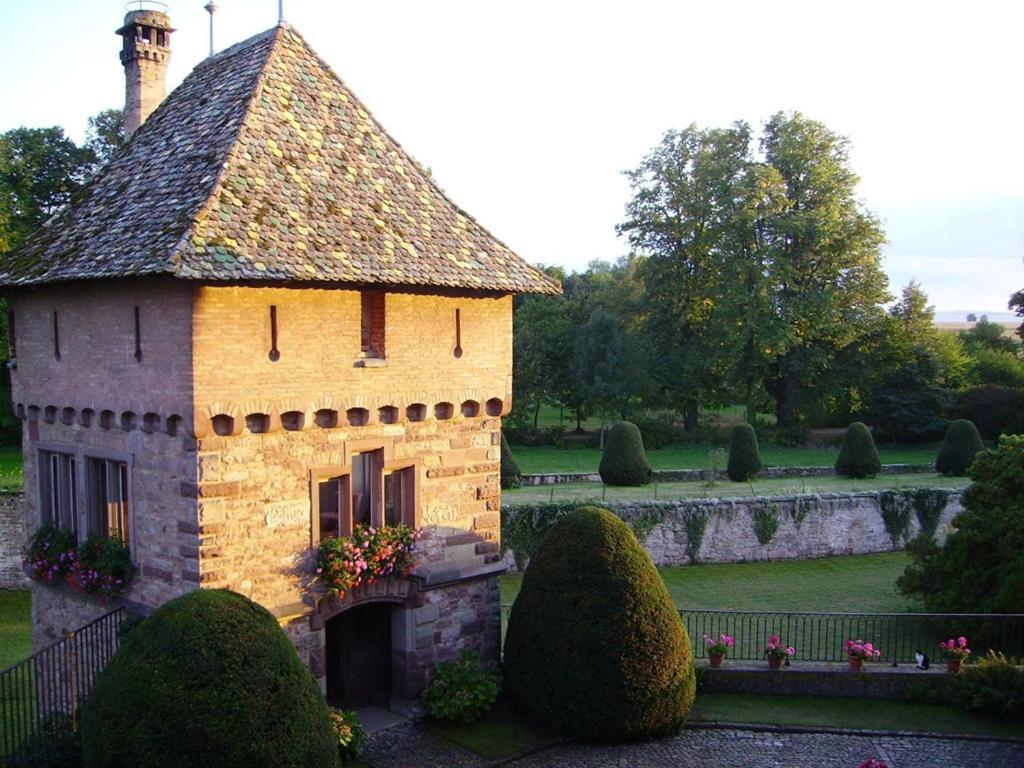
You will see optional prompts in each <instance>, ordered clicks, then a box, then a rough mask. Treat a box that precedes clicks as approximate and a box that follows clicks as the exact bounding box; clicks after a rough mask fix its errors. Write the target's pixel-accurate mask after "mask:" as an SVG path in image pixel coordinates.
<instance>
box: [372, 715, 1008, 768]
mask: <svg viewBox="0 0 1024 768" xmlns="http://www.w3.org/2000/svg"><path fill="white" fill-rule="evenodd" d="M869 757H874V758H877V759H879V760H882V761H884V762H885V763H886V764H887V765H888V766H889V768H992V766H996V768H1024V744H1021V743H1008V742H998V741H975V740H966V739H945V738H941V737H932V736H928V737H924V736H902V735H896V734H894V735H887V736H872V735H855V734H833V733H761V732H754V731H745V730H704V729H692V730H686V731H684V732H683V733H681V734H680V735H678V736H674V737H672V738H668V739H661V740H659V741H651V742H645V743H643V744H627V745H623V746H616V747H598V746H585V745H578V744H564V745H561V746H556V747H552V748H550V749H547V750H544V751H543V752H538V753H536V754H533V755H529V756H527V757H524V758H522V759H520V760H516V761H514V762H511V763H506V765H508V766H510V768H536V767H537V766H557V767H558V768H634V767H635V768H688V767H689V766H692V767H693V768H857V766H859V765H860V764H861V763H862V762H863V761H864V760H867V759H868V758H869ZM364 759H366V761H367V762H368V763H370V764H371V765H374V766H378V767H379V768H428V767H429V768H449V767H450V768H485V766H488V765H492V763H491V762H490V761H488V760H485V759H483V758H481V757H477V756H476V755H473V754H471V753H469V752H467V751H465V750H463V749H461V748H459V747H456V746H454V745H452V744H449V743H447V742H446V741H444V740H443V739H440V738H438V737H435V736H433V735H432V734H430V733H429V732H428V731H427V730H426V729H424V728H421V727H419V726H416V725H414V724H411V723H409V724H405V725H402V726H399V727H398V728H392V729H390V730H388V731H386V732H384V733H381V734H377V735H375V736H374V738H373V740H372V742H371V745H370V747H369V749H368V750H367V752H366V754H365V755H364Z"/></svg>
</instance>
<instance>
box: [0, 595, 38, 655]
mask: <svg viewBox="0 0 1024 768" xmlns="http://www.w3.org/2000/svg"><path fill="white" fill-rule="evenodd" d="M30 653H32V600H31V596H30V593H29V591H28V590H27V589H14V590H0V669H3V668H4V667H8V666H10V665H11V664H13V663H15V662H16V661H21V660H22V659H23V658H25V657H26V656H28V655H29V654H30Z"/></svg>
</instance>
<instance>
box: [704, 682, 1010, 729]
mask: <svg viewBox="0 0 1024 768" xmlns="http://www.w3.org/2000/svg"><path fill="white" fill-rule="evenodd" d="M692 719H694V720H697V721H702V720H703V721H718V722H732V723H763V724H768V725H800V726H824V727H832V728H871V729H877V730H886V731H889V730H895V731H919V732H934V733H965V734H977V735H985V736H1010V737H1017V738H1024V723H1020V722H1014V721H1012V720H1008V719H1003V718H998V717H995V716H993V715H982V714H978V713H974V712H967V711H965V710H962V709H957V708H955V707H951V706H945V705H942V704H919V703H914V702H905V701H888V700H876V699H872V700H871V701H870V702H865V701H864V700H863V699H831V698H822V697H816V696H760V695H753V694H743V693H708V694H701V695H699V696H698V697H697V703H696V705H695V706H694V709H693V714H692Z"/></svg>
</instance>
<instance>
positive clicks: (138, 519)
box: [22, 421, 199, 607]
mask: <svg viewBox="0 0 1024 768" xmlns="http://www.w3.org/2000/svg"><path fill="white" fill-rule="evenodd" d="M28 427H29V428H28V429H25V430H23V443H22V453H23V454H24V456H25V462H24V466H25V505H24V520H25V525H26V528H27V529H28V531H29V533H31V532H32V531H35V529H36V528H38V527H39V525H40V524H41V522H42V520H41V512H40V508H39V464H38V451H39V450H40V449H52V450H61V451H66V452H69V453H73V454H75V456H76V458H77V465H78V476H79V481H78V485H77V487H78V511H79V518H78V519H79V526H78V527H79V530H80V531H81V532H82V534H81V536H82V538H84V535H85V533H84V532H85V530H86V524H85V519H86V516H85V510H86V503H87V502H86V488H87V484H86V482H85V477H84V467H85V459H86V457H88V456H91V455H98V456H106V457H116V458H118V459H119V460H123V461H126V462H127V463H128V464H129V466H130V483H131V495H130V505H129V509H130V521H129V530H130V534H129V538H130V540H131V541H130V544H131V548H132V555H133V559H134V561H135V563H136V565H137V567H138V571H137V573H136V575H135V578H134V581H133V583H132V586H131V589H129V590H128V592H126V593H125V595H124V597H125V598H126V599H128V600H132V601H135V602H138V603H142V604H143V605H148V606H152V607H156V606H159V605H161V604H162V603H164V602H166V601H167V600H169V599H171V598H172V597H176V596H178V595H180V594H183V593H184V592H187V591H189V590H191V589H195V588H197V587H198V586H199V537H198V533H197V531H196V525H195V520H196V514H197V513H196V500H195V498H189V497H187V496H182V494H181V485H182V483H191V484H193V485H194V483H195V472H196V469H195V462H196V459H195V446H194V441H192V440H191V438H187V437H181V436H179V437H171V436H170V435H166V434H163V433H159V432H157V433H151V434H147V433H145V432H142V431H141V430H140V429H137V428H136V429H132V430H124V429H121V428H119V427H115V428H112V429H102V428H100V427H98V426H96V425H93V426H92V427H83V426H81V425H79V424H73V425H71V426H67V425H64V424H61V423H59V422H57V423H54V424H47V423H46V422H45V421H39V422H33V421H30V422H29V425H28Z"/></svg>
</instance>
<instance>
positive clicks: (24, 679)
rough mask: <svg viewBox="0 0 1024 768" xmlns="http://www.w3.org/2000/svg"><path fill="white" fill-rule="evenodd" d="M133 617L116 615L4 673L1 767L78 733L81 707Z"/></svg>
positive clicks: (0, 712) (124, 613) (120, 612)
mask: <svg viewBox="0 0 1024 768" xmlns="http://www.w3.org/2000/svg"><path fill="white" fill-rule="evenodd" d="M128 615H129V614H128V613H127V611H125V609H124V608H118V609H116V610H114V611H111V612H110V613H107V614H105V615H104V616H101V617H100V618H98V619H96V620H95V621H93V622H90V623H89V624H86V625H85V626H83V627H81V628H80V629H77V630H75V631H74V632H70V633H68V634H67V636H65V637H64V638H63V639H61V640H58V641H57V642H56V643H54V644H53V645H50V646H47V647H46V648H43V649H42V650H41V651H39V652H37V653H34V654H33V655H32V656H29V657H28V658H27V659H25V660H24V661H21V662H18V663H17V664H14V665H13V666H10V667H8V668H7V669H4V670H0V764H4V763H6V762H7V761H8V760H10V759H11V758H12V757H13V756H15V755H17V754H19V753H23V752H25V751H26V750H31V749H34V748H36V746H37V745H38V744H39V743H41V742H43V741H49V740H52V738H53V737H55V736H58V735H59V734H58V733H55V732H58V731H61V730H70V731H74V730H77V718H78V709H79V707H80V706H81V705H82V703H83V702H84V701H85V700H86V698H87V697H88V696H89V694H90V693H91V692H92V687H93V683H94V682H95V680H96V676H97V675H98V674H99V673H100V671H101V670H102V669H103V667H105V666H106V664H107V662H108V661H110V658H111V657H112V656H113V655H114V653H115V652H116V651H117V649H118V647H119V646H120V644H121V638H122V636H123V629H124V624H125V620H126V619H127V618H128Z"/></svg>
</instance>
